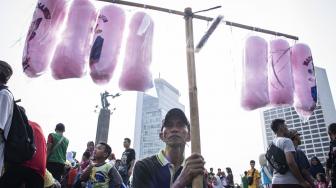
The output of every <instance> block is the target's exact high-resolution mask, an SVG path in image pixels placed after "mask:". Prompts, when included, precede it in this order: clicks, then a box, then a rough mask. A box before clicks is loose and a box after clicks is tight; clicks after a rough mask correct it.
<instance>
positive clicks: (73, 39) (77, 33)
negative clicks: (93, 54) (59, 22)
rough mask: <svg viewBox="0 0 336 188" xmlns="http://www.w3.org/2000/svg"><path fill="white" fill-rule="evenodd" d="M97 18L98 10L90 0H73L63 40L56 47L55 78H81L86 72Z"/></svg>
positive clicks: (53, 61)
mask: <svg viewBox="0 0 336 188" xmlns="http://www.w3.org/2000/svg"><path fill="white" fill-rule="evenodd" d="M96 18H97V12H96V9H95V7H94V6H93V4H92V3H91V1H90V0H73V2H72V4H71V6H70V10H69V15H68V19H67V22H66V27H65V30H64V31H63V33H62V41H61V42H60V43H59V44H58V45H57V47H56V51H55V54H54V57H53V60H52V64H51V70H52V74H53V77H54V78H55V79H66V78H79V77H81V76H82V75H83V74H84V72H85V63H88V62H89V52H90V41H91V37H92V34H93V28H94V25H95V23H96Z"/></svg>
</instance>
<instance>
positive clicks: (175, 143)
mask: <svg viewBox="0 0 336 188" xmlns="http://www.w3.org/2000/svg"><path fill="white" fill-rule="evenodd" d="M159 136H160V139H161V140H162V141H163V142H164V143H165V148H164V149H163V150H161V151H160V152H159V153H158V154H156V155H153V156H150V157H147V158H144V159H142V160H139V161H137V162H136V163H135V166H134V170H133V179H132V182H131V187H132V188H184V187H186V186H190V185H191V183H192V180H193V179H194V178H195V177H196V176H198V175H203V174H204V172H205V168H204V163H205V162H204V159H203V157H202V156H201V155H200V154H198V153H192V154H191V156H189V157H187V158H184V150H185V145H186V143H187V142H189V141H190V124H189V121H188V119H187V117H186V116H185V114H184V112H183V111H182V110H181V109H178V108H173V109H171V110H169V111H168V113H167V114H166V116H165V118H164V120H163V123H162V127H161V131H160V134H159ZM204 183H205V184H206V181H204ZM205 186H206V185H205ZM205 186H204V187H205Z"/></svg>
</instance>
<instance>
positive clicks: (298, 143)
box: [294, 134, 301, 146]
mask: <svg viewBox="0 0 336 188" xmlns="http://www.w3.org/2000/svg"><path fill="white" fill-rule="evenodd" d="M294 139H295V140H296V142H297V145H298V146H299V145H301V137H300V135H299V134H296V135H295V136H294Z"/></svg>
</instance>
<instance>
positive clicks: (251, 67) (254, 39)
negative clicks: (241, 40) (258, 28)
mask: <svg viewBox="0 0 336 188" xmlns="http://www.w3.org/2000/svg"><path fill="white" fill-rule="evenodd" d="M243 73H244V75H243V85H242V98H241V105H242V107H243V108H244V109H246V110H254V109H257V108H260V107H264V106H266V105H267V104H268V103H269V98H268V87H267V86H268V85H267V80H268V76H267V42H266V41H265V39H263V38H261V37H259V36H250V37H248V38H247V39H246V42H245V51H244V61H243Z"/></svg>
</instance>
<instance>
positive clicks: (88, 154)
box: [83, 151, 91, 159]
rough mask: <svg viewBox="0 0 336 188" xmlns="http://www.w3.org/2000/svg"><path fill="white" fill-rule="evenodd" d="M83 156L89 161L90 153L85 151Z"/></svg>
mask: <svg viewBox="0 0 336 188" xmlns="http://www.w3.org/2000/svg"><path fill="white" fill-rule="evenodd" d="M83 156H84V157H86V158H87V159H90V157H91V154H90V152H88V151H86V152H84V153H83Z"/></svg>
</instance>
